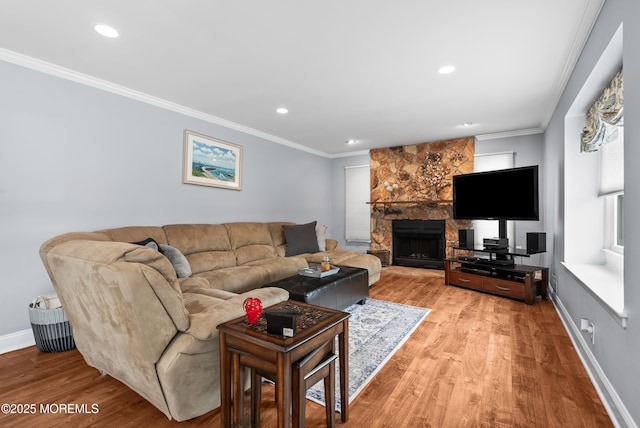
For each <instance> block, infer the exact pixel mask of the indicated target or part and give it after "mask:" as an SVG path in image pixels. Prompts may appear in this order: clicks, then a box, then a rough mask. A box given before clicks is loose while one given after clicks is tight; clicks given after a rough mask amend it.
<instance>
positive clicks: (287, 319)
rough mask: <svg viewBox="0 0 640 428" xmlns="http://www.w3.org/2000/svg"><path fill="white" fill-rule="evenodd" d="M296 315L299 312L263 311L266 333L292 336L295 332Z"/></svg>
mask: <svg viewBox="0 0 640 428" xmlns="http://www.w3.org/2000/svg"><path fill="white" fill-rule="evenodd" d="M298 315H300V314H299V313H298V312H295V311H265V313H264V317H265V318H266V319H267V333H270V334H277V335H280V336H287V337H293V336H294V335H295V334H296V316H298Z"/></svg>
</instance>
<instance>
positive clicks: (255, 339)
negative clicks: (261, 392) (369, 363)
mask: <svg viewBox="0 0 640 428" xmlns="http://www.w3.org/2000/svg"><path fill="white" fill-rule="evenodd" d="M278 309H282V310H295V311H298V312H299V313H300V315H299V316H297V317H296V334H295V335H294V336H293V337H285V336H279V335H274V334H269V333H267V331H266V330H267V324H266V320H265V319H264V317H261V318H260V319H259V321H258V323H257V324H256V325H255V326H251V325H249V324H248V323H247V321H246V317H240V318H236V319H235V320H232V321H229V322H226V323H224V324H220V325H219V326H218V330H219V331H220V401H221V416H222V426H223V427H232V426H240V425H241V419H242V408H243V396H244V376H243V373H244V369H245V367H248V368H251V369H255V370H257V371H263V372H268V373H276V379H275V383H276V385H275V387H276V401H277V403H278V406H277V411H278V427H290V426H291V407H292V394H291V387H292V383H291V382H292V369H293V363H295V362H296V361H298V360H300V359H301V358H303V357H305V356H307V355H308V354H309V353H311V352H313V351H315V350H316V349H318V348H320V347H322V346H323V345H325V344H326V343H327V342H328V341H329V340H334V339H335V337H336V336H338V359H339V360H338V361H339V364H340V400H341V412H340V418H341V420H342V422H347V421H348V419H349V397H348V390H349V384H348V383H349V378H348V373H349V348H348V346H349V345H348V342H349V317H350V316H351V314H349V313H347V312H343V311H337V310H333V309H328V308H322V307H319V306H313V305H308V304H306V303H301V302H294V301H291V300H290V301H287V302H282V303H279V304H277V305H275V306H272V307H270V308H269V310H278ZM240 356H242V358H240ZM241 360H242V362H241ZM232 398H233V399H232ZM256 405H259V403H257V404H256Z"/></svg>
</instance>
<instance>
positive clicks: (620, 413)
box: [551, 292, 638, 428]
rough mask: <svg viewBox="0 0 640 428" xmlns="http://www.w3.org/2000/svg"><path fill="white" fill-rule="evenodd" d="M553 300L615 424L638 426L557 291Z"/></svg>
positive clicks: (553, 294) (552, 297)
mask: <svg viewBox="0 0 640 428" xmlns="http://www.w3.org/2000/svg"><path fill="white" fill-rule="evenodd" d="M551 300H552V302H553V304H554V306H555V307H556V311H557V312H558V314H559V315H560V319H561V320H562V323H563V324H564V328H565V329H566V330H567V332H568V333H569V338H570V339H571V342H573V347H574V348H575V350H576V352H577V353H578V356H579V357H580V360H582V365H583V366H584V368H585V369H586V370H587V374H588V375H589V378H591V383H593V386H594V387H595V389H596V392H597V393H598V395H599V396H600V400H601V401H602V404H603V405H604V407H605V409H606V410H607V413H608V414H609V417H611V421H612V422H613V424H614V425H615V426H616V427H619V428H622V427H628V428H638V425H637V424H636V423H635V422H634V420H633V418H632V417H631V415H630V414H629V411H628V410H627V408H626V407H625V405H624V403H623V402H622V400H621V399H620V397H619V396H618V393H617V392H616V390H615V388H614V387H613V385H612V384H611V382H609V379H608V378H607V376H606V375H605V373H604V371H603V370H602V367H600V364H599V363H598V360H597V359H596V358H595V356H594V355H593V352H591V349H590V348H589V345H587V342H586V341H585V339H584V336H583V335H582V333H580V329H579V328H578V326H577V325H575V323H574V322H573V321H572V319H571V316H570V315H569V312H567V309H566V308H565V306H564V305H563V304H562V300H560V298H559V297H558V296H557V295H556V294H555V292H552V293H551Z"/></svg>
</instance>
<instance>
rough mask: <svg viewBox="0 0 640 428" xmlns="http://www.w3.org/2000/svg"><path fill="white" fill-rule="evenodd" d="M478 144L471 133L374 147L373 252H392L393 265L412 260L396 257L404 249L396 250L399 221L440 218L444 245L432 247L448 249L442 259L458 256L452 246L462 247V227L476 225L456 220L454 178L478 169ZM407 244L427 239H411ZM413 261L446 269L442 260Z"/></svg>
mask: <svg viewBox="0 0 640 428" xmlns="http://www.w3.org/2000/svg"><path fill="white" fill-rule="evenodd" d="M474 143H475V141H474V138H473V137H468V138H460V139H456V140H448V141H438V142H434V143H424V144H416V145H408V146H400V147H391V148H385V149H374V150H371V161H370V167H371V251H372V252H389V253H390V257H389V260H390V261H391V262H392V264H398V261H400V263H412V261H411V260H408V261H407V259H408V258H409V257H405V255H404V254H400V255H399V257H398V258H397V257H396V256H398V254H396V252H397V251H402V252H404V251H405V248H404V247H403V248H402V249H399V248H394V245H393V244H394V238H393V223H394V220H435V221H438V222H439V223H440V224H444V237H443V238H441V239H442V243H441V244H435V243H431V244H430V245H434V246H435V247H436V249H440V248H441V249H442V250H443V251H444V256H443V257H442V258H444V257H452V256H453V254H452V250H451V247H453V246H455V245H457V241H458V229H469V228H471V227H472V224H471V221H469V220H454V219H453V191H452V190H453V189H452V177H453V176H454V175H458V174H467V173H470V172H473V154H474V148H475V146H474ZM403 245H405V246H406V245H408V246H409V247H411V246H417V245H422V243H420V244H418V242H417V241H415V240H414V241H411V240H410V241H409V242H408V243H405V244H403ZM439 245H441V247H440V246H439ZM432 251H434V249H433V248H432V249H430V250H429V253H431V252H432ZM423 255H424V254H423ZM441 256H442V255H441V254H438V258H440V257H441ZM414 257H415V258H417V259H419V258H420V256H414ZM423 258H425V259H426V257H423ZM428 258H432V257H431V255H430V256H429V257H428ZM400 259H402V260H400ZM441 260H442V259H441ZM413 263H414V264H412V265H411V264H409V265H410V266H418V267H429V268H436V269H442V261H439V262H435V261H429V262H426V261H424V260H418V261H414V262H413ZM404 265H405V266H407V264H404Z"/></svg>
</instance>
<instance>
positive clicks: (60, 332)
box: [29, 298, 76, 352]
mask: <svg viewBox="0 0 640 428" xmlns="http://www.w3.org/2000/svg"><path fill="white" fill-rule="evenodd" d="M41 302H42V299H40V298H36V300H35V301H34V302H33V303H30V304H29V320H30V321H31V328H32V329H33V337H34V338H35V340H36V347H37V348H38V349H39V350H40V351H42V352H62V351H69V350H71V349H74V348H75V347H76V343H75V342H74V340H73V332H72V331H71V325H69V320H68V319H67V315H66V314H65V313H64V309H63V308H62V306H60V307H57V308H47V307H46V306H47V305H42V304H41Z"/></svg>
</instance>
